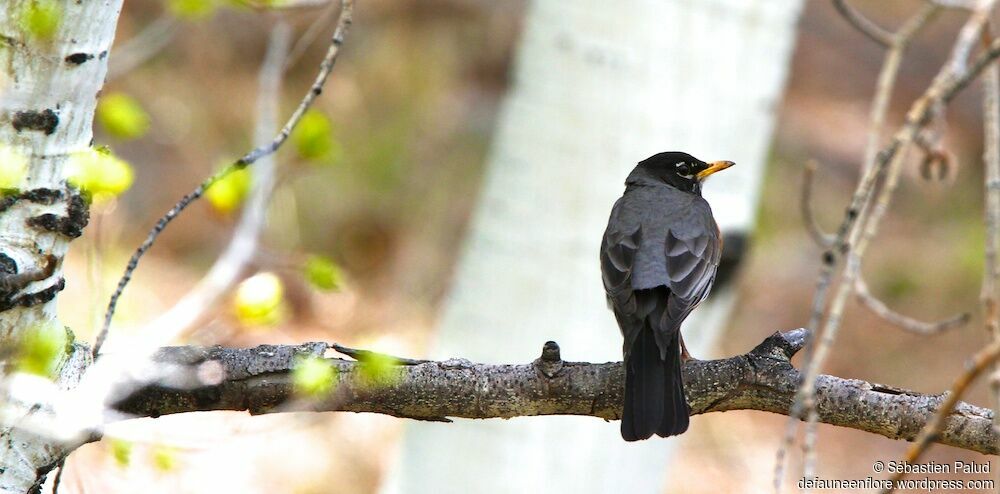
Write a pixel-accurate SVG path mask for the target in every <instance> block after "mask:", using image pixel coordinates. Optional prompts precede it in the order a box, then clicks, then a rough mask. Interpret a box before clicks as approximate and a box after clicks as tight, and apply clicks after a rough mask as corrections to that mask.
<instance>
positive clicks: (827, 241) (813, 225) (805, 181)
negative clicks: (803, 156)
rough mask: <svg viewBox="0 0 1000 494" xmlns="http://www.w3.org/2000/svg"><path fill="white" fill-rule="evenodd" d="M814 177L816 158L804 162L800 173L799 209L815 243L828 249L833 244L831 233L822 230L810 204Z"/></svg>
mask: <svg viewBox="0 0 1000 494" xmlns="http://www.w3.org/2000/svg"><path fill="white" fill-rule="evenodd" d="M815 178H816V160H809V161H808V162H806V167H805V170H804V171H803V173H802V194H801V196H800V197H799V209H800V210H801V212H802V220H803V221H804V222H805V224H806V231H808V232H809V236H810V237H812V239H813V241H815V242H816V245H818V246H820V247H821V248H824V249H829V248H830V247H831V246H832V245H833V235H831V234H829V233H826V232H824V231H823V227H821V226H820V225H819V220H817V219H816V214H815V212H814V211H813V206H812V193H813V181H815Z"/></svg>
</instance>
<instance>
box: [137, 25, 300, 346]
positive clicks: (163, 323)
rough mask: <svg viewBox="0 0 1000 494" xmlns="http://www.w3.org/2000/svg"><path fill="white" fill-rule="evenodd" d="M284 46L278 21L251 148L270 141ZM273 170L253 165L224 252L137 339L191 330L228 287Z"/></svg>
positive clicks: (265, 161) (253, 233) (265, 162)
mask: <svg viewBox="0 0 1000 494" xmlns="http://www.w3.org/2000/svg"><path fill="white" fill-rule="evenodd" d="M290 44H291V28H290V27H289V25H288V24H287V23H285V22H284V21H279V22H278V23H277V24H276V25H275V27H274V28H273V29H272V31H271V38H270V41H269V43H268V50H267V54H266V55H265V57H264V62H263V63H262V64H261V69H260V73H259V76H258V79H259V87H258V92H257V128H256V130H255V132H254V134H255V140H256V142H258V143H261V144H263V143H265V142H267V141H268V140H270V138H271V136H273V135H274V132H275V131H276V129H275V127H277V118H278V117H277V113H278V101H279V99H280V96H281V80H282V74H283V73H284V70H285V62H286V59H287V54H288V49H289V45H290ZM275 168H276V167H275V162H274V157H273V156H267V157H264V158H262V159H261V160H260V161H258V162H257V164H256V165H255V166H254V167H253V181H252V182H253V190H252V191H251V192H250V197H249V198H248V199H247V202H246V207H244V208H243V213H242V215H241V216H240V221H239V224H237V225H236V229H235V231H234V232H233V238H232V240H230V242H229V245H228V246H227V247H226V250H225V251H224V252H223V253H222V254H221V255H220V256H219V258H218V259H216V261H215V263H214V264H213V265H212V268H211V269H209V271H208V273H207V274H206V275H205V277H204V278H202V279H201V281H200V282H199V283H198V285H197V286H195V287H194V288H193V289H192V290H191V291H189V292H188V293H187V294H185V295H184V297H183V298H182V299H181V300H180V301H179V302H177V303H176V304H175V305H174V306H173V307H171V308H170V310H168V311H166V312H165V313H163V314H162V315H160V316H159V317H158V318H156V320H155V321H153V322H152V323H150V324H148V325H147V326H146V327H145V328H144V329H143V331H142V334H144V335H159V337H158V340H160V341H171V340H173V339H174V338H176V336H177V335H179V334H182V333H183V332H185V331H187V330H188V329H190V328H191V327H193V326H194V325H195V324H196V323H197V322H198V321H199V320H200V319H201V318H202V317H203V316H204V315H205V313H206V312H207V311H208V310H209V309H211V308H212V307H215V306H216V304H217V303H218V302H219V300H221V299H222V297H223V296H224V295H225V294H226V293H227V292H228V291H229V289H231V288H232V287H233V285H234V284H235V283H236V281H237V280H238V279H239V276H240V274H241V272H242V271H243V269H244V268H245V267H246V265H247V264H248V263H249V262H250V261H251V260H252V259H253V256H254V254H255V252H256V250H257V243H258V240H259V238H260V234H261V232H262V231H263V229H264V225H265V223H266V221H265V220H266V217H267V214H266V213H267V206H268V204H269V202H270V199H271V193H272V192H273V190H274V186H275V182H276V181H275V175H276V172H275Z"/></svg>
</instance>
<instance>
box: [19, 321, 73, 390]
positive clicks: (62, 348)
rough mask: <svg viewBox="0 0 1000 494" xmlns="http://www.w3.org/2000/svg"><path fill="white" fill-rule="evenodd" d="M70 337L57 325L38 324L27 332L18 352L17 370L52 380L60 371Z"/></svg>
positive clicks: (64, 329)
mask: <svg viewBox="0 0 1000 494" xmlns="http://www.w3.org/2000/svg"><path fill="white" fill-rule="evenodd" d="M68 343H69V336H68V335H67V334H66V328H64V327H62V326H60V325H58V324H55V323H44V324H38V325H36V326H34V327H32V328H29V329H28V330H27V333H26V334H25V335H24V338H22V340H21V347H20V348H19V351H18V361H17V370H19V371H21V372H26V373H29V374H35V375H38V376H42V377H47V378H52V377H54V376H55V374H56V372H57V371H58V370H59V365H60V364H61V363H62V358H63V355H65V354H66V345H67V344H68Z"/></svg>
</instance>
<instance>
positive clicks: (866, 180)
mask: <svg viewBox="0 0 1000 494" xmlns="http://www.w3.org/2000/svg"><path fill="white" fill-rule="evenodd" d="M834 5H835V6H837V8H838V10H839V11H840V12H841V13H842V14H843V15H844V16H845V17H846V18H847V19H848V21H850V22H851V23H852V24H854V25H855V26H856V27H858V29H860V30H861V31H862V32H864V33H865V34H866V35H869V37H871V36H872V34H873V33H875V34H878V31H877V30H872V29H866V28H864V23H863V22H862V23H861V24H859V22H860V21H863V20H866V19H864V18H863V17H861V16H860V15H859V14H857V12H855V11H853V10H852V9H851V8H850V6H849V5H847V4H846V3H845V2H843V1H838V0H834ZM936 11H937V8H936V6H934V5H927V6H925V7H924V8H923V9H921V10H920V11H919V12H918V13H917V14H915V15H914V16H913V17H912V18H911V19H909V20H908V21H907V22H906V23H905V24H904V25H903V26H902V27H901V28H900V29H899V31H898V32H896V33H892V34H891V35H889V36H888V38H887V39H888V43H885V44H886V45H887V46H889V47H890V50H889V52H888V53H887V54H886V57H885V61H884V63H883V65H882V69H881V70H880V72H879V77H878V82H877V85H876V91H875V98H874V101H873V103H872V109H871V113H870V117H869V118H870V125H869V134H868V143H867V147H866V149H865V155H864V161H863V163H862V176H861V179H860V180H859V182H858V185H857V188H856V189H855V192H854V195H853V197H852V198H851V204H850V206H849V207H848V212H847V216H846V218H845V219H844V221H843V222H842V223H841V225H840V228H839V229H838V231H837V234H836V236H835V237H834V238H833V241H832V247H833V248H831V249H829V250H827V251H826V252H825V253H824V254H823V267H822V269H821V271H820V275H819V277H818V278H817V281H816V294H815V296H814V298H813V304H812V311H811V315H810V319H809V328H810V329H813V330H814V331H816V330H818V333H817V334H814V335H813V337H814V338H817V341H816V342H813V341H810V342H809V344H808V345H807V349H806V357H805V362H806V364H805V365H806V376H805V379H804V381H803V383H802V386H801V388H800V398H799V399H797V400H796V401H795V403H794V405H793V407H792V410H791V411H790V417H791V419H790V420H789V422H788V425H787V426H786V430H785V434H784V437H783V441H782V444H781V446H780V447H779V449H778V453H777V459H776V465H775V475H774V489H775V492H780V491H781V480H782V478H783V477H784V474H783V471H784V464H785V451H786V450H787V449H788V448H790V447H791V445H792V443H793V442H794V441H795V435H796V431H797V429H798V423H797V422H796V421H795V420H794V419H806V430H805V435H806V437H805V441H804V446H805V456H806V461H804V462H803V465H804V466H808V465H812V464H814V463H815V461H814V459H813V458H812V455H813V450H812V448H810V447H809V445H811V444H814V443H815V438H814V437H813V436H814V435H815V434H816V425H815V424H816V423H815V422H814V421H811V420H808V418H809V417H811V416H812V414H811V413H810V410H812V408H813V406H814V405H815V402H814V399H813V393H814V388H813V386H814V383H813V382H811V381H812V380H813V379H815V376H817V375H818V371H819V366H820V365H821V363H822V362H823V360H824V359H825V357H826V353H827V352H828V350H829V346H830V345H832V343H833V341H834V339H835V337H836V332H837V328H838V327H839V320H840V313H839V311H840V310H842V307H843V303H844V300H845V299H846V296H847V292H846V291H845V290H843V288H842V287H841V290H839V291H838V293H837V296H836V298H835V300H834V303H833V305H832V306H831V312H830V313H829V316H828V317H827V318H826V319H825V320H826V324H824V325H823V326H820V323H821V322H823V321H824V314H826V310H827V296H828V291H829V289H830V286H831V283H832V281H833V274H834V270H835V268H836V265H837V254H838V253H841V254H843V253H848V252H849V251H850V248H851V246H852V245H854V242H853V239H854V238H855V236H856V235H857V232H858V231H859V228H857V227H856V225H857V222H858V220H859V218H864V217H865V216H866V214H867V211H868V209H869V205H870V203H871V201H872V197H873V196H874V193H875V188H876V184H877V182H878V179H879V178H880V177H882V176H883V175H884V173H885V171H886V169H887V168H892V166H891V165H892V164H893V163H897V168H898V163H899V162H900V160H899V159H898V156H901V153H900V152H899V151H900V150H901V148H905V147H906V145H907V144H908V143H909V142H910V141H912V139H913V137H914V135H915V134H916V133H917V130H918V129H919V128H922V127H923V125H924V124H925V123H926V122H925V120H927V119H929V114H928V115H920V118H919V119H918V120H921V121H922V122H921V123H919V124H915V123H914V124H913V125H908V127H912V128H909V129H908V131H907V132H900V133H897V134H896V136H894V138H893V141H892V143H890V145H889V146H888V147H887V148H886V149H885V152H884V153H883V154H881V155H879V154H878V152H877V150H878V149H879V142H880V140H881V134H882V127H883V125H884V122H885V115H886V112H887V110H888V104H889V100H890V98H891V95H892V89H893V86H894V84H895V80H896V75H897V73H898V72H899V65H900V62H901V60H902V56H903V53H904V52H905V50H906V48H907V47H908V46H909V43H910V41H911V40H912V39H913V37H914V36H916V34H917V33H918V32H919V31H920V29H921V28H922V27H923V26H925V25H926V24H927V23H928V22H929V21H930V20H931V19H932V18H933V16H934V14H935V12H936ZM871 26H874V24H871ZM880 36H881V35H878V36H876V37H875V38H873V39H876V41H877V40H878V38H879V37H880ZM904 130H907V127H904ZM862 224H863V222H862ZM851 264H852V263H851V259H850V258H848V265H849V266H850V265H851ZM853 264H855V265H858V264H860V259H858V260H857V261H856V262H854V263H853ZM846 269H848V270H849V268H846ZM842 283H844V282H843V281H842ZM848 286H850V283H848ZM838 304H839V305H838ZM831 323H832V324H831ZM804 473H807V472H804Z"/></svg>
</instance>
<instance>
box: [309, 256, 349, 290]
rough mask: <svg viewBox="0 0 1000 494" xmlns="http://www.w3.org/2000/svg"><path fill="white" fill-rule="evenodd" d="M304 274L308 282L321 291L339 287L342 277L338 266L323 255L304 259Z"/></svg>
mask: <svg viewBox="0 0 1000 494" xmlns="http://www.w3.org/2000/svg"><path fill="white" fill-rule="evenodd" d="M305 274H306V279H307V280H309V283H310V284H311V285H312V286H314V287H316V289H318V290H322V291H332V290H337V289H339V288H340V284H341V282H342V281H343V277H344V275H343V273H342V272H341V270H340V266H337V263H335V262H333V260H332V259H330V258H329V257H324V256H310V257H309V260H307V261H306V266H305Z"/></svg>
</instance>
